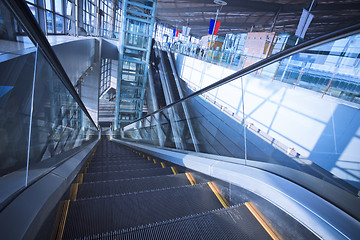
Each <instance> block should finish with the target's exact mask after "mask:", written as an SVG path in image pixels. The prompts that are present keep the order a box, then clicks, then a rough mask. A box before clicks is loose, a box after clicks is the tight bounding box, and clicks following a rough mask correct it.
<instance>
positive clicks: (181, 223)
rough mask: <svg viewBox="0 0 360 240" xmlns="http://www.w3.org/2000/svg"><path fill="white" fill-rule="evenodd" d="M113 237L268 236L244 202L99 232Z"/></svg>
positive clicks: (227, 238) (225, 237)
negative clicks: (131, 227) (181, 216)
mask: <svg viewBox="0 0 360 240" xmlns="http://www.w3.org/2000/svg"><path fill="white" fill-rule="evenodd" d="M103 236H104V238H106V237H107V236H111V237H113V239H129V240H130V239H224V240H225V239H226V240H231V239H234V240H235V239H245V240H247V239H248V240H251V239H253V240H257V239H272V238H271V237H270V235H269V234H268V233H267V232H266V231H265V230H264V228H263V227H262V226H261V225H260V223H259V222H258V221H257V220H256V219H255V217H254V216H253V215H252V214H251V212H250V211H249V210H248V209H247V208H246V207H245V206H244V205H236V206H233V207H229V208H226V209H218V210H214V211H210V212H206V213H201V214H197V215H193V216H187V217H183V218H180V219H173V220H168V221H164V222H160V223H154V224H150V225H145V226H139V227H137V228H133V229H126V230H120V231H115V232H112V233H107V234H104V235H103Z"/></svg>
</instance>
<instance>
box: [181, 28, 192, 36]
mask: <svg viewBox="0 0 360 240" xmlns="http://www.w3.org/2000/svg"><path fill="white" fill-rule="evenodd" d="M190 30H191V28H190V27H185V26H183V27H182V34H183V35H184V36H189V34H190Z"/></svg>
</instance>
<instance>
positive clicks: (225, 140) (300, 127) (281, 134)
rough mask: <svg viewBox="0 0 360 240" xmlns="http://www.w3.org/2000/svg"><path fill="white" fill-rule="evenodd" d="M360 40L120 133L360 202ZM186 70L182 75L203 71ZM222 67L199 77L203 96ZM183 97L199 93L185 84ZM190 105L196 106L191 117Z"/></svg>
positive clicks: (305, 54) (296, 58)
mask: <svg viewBox="0 0 360 240" xmlns="http://www.w3.org/2000/svg"><path fill="white" fill-rule="evenodd" d="M359 37H360V35H359V34H356V35H352V36H349V37H346V38H342V39H339V40H336V41H333V42H330V43H327V44H323V45H321V46H318V47H315V48H312V49H309V50H304V51H302V52H300V53H298V54H295V55H293V56H291V57H288V58H286V59H283V60H281V61H278V62H275V63H273V64H271V65H268V66H266V67H263V68H261V69H258V70H257V71H253V72H251V73H249V74H247V75H244V76H242V77H240V78H237V79H234V80H233V81H231V82H229V83H227V84H224V85H222V86H220V87H217V88H214V89H211V90H209V91H207V92H205V93H203V94H201V95H199V96H196V97H193V98H190V99H188V100H186V101H184V102H182V103H178V104H176V105H174V106H172V107H169V108H166V109H163V110H162V111H160V112H159V113H156V114H152V115H150V116H148V117H146V118H145V119H142V120H139V121H136V122H134V123H131V124H130V125H128V126H126V127H124V128H123V129H122V130H121V131H119V132H116V133H115V135H117V137H118V138H120V137H121V138H122V139H125V140H128V141H135V142H139V143H145V144H150V145H155V146H159V147H169V148H176V149H184V150H189V151H194V150H193V149H194V145H195V144H196V145H198V146H199V150H200V152H202V153H210V154H215V155H221V156H228V157H235V158H240V159H245V160H246V164H249V165H257V164H258V163H259V162H261V163H267V164H270V165H280V166H282V167H285V168H284V169H292V170H296V171H300V172H302V173H306V174H309V175H311V176H313V177H316V178H320V179H322V180H324V181H327V182H329V183H331V184H333V185H334V186H337V187H339V188H342V189H344V190H346V191H348V192H350V193H352V194H354V195H355V196H357V194H358V190H359V188H360V169H359V167H358V164H359V162H360V159H359V157H358V156H359V155H360V152H359V150H358V147H356V145H357V143H359V135H358V134H359V129H360V128H359V127H360V126H359V121H358V120H359V119H360V114H359V113H358V109H359V108H360V105H359V98H360V88H359V85H360V78H359V76H360V75H359V74H358V73H359V70H360V67H359V56H360V55H359V53H360V47H359V46H360V45H359ZM182 61H185V60H182ZM183 64H184V65H185V66H183V69H181V70H179V74H180V76H181V75H182V74H183V76H186V74H191V72H194V71H198V70H199V67H200V66H199V65H198V64H196V63H194V62H192V64H191V65H189V66H187V65H186V63H183ZM203 64H204V63H203ZM219 68H220V67H218V68H214V67H212V68H211V69H210V68H209V69H207V70H208V71H204V72H202V73H201V74H202V76H201V79H199V77H195V78H194V79H197V80H198V81H202V83H203V85H201V86H200V87H199V88H198V89H196V90H199V89H201V88H204V87H206V86H209V85H210V84H213V83H215V82H216V81H218V80H219V79H218V78H216V76H218V75H219ZM204 69H205V67H204ZM216 69H218V70H216ZM183 71H188V72H187V73H185V72H183ZM194 74H195V73H194ZM195 76H199V75H195ZM189 84H191V83H189ZM297 88H302V90H301V91H300V90H299V91H297ZM304 88H305V89H311V90H312V91H311V92H309V93H307V90H303V89H304ZM183 92H184V95H185V96H186V95H189V94H191V93H192V92H193V90H192V87H191V85H190V86H189V85H188V86H186V85H185V84H184V85H183ZM319 93H320V94H319ZM326 96H327V98H325V97H326ZM182 104H186V105H187V106H188V108H189V116H188V117H187V116H185V115H184V114H183V107H184V106H182ZM189 121H190V122H191V124H192V127H193V129H194V130H195V139H196V140H195V141H194V138H192V137H191V134H190V131H189V130H188V126H187V125H188V124H189ZM162 143H164V144H162Z"/></svg>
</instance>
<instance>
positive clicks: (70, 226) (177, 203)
mask: <svg viewBox="0 0 360 240" xmlns="http://www.w3.org/2000/svg"><path fill="white" fill-rule="evenodd" d="M221 207H222V206H221V204H220V202H219V201H218V199H217V198H216V196H215V194H214V193H213V192H212V191H211V189H210V188H209V187H208V185H207V184H198V185H191V186H181V187H176V188H166V189H160V190H152V191H144V192H138V193H130V194H125V195H120V196H116V197H110V198H109V197H108V198H97V199H86V200H78V201H75V202H71V203H70V206H69V211H68V214H67V220H66V224H65V230H64V239H74V238H81V237H85V236H94V235H97V234H101V233H106V232H113V231H115V230H119V229H124V228H131V227H136V226H139V225H145V224H150V223H154V222H160V221H165V220H168V219H174V218H178V217H184V216H188V215H191V214H197V213H201V212H205V211H210V210H213V209H219V208H221Z"/></svg>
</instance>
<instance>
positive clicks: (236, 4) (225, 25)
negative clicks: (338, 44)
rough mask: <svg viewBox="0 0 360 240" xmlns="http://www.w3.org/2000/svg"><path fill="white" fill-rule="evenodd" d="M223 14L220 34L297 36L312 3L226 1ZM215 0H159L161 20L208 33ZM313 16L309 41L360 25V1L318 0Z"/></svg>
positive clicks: (297, 0) (193, 32)
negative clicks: (301, 20)
mask: <svg viewBox="0 0 360 240" xmlns="http://www.w3.org/2000/svg"><path fill="white" fill-rule="evenodd" d="M225 1H226V2H227V5H226V6H224V7H223V8H222V9H221V11H220V14H219V18H218V21H220V22H221V27H220V29H219V35H225V34H226V33H244V32H250V30H251V28H253V31H255V32H264V31H270V30H271V28H272V25H273V23H274V20H275V19H276V21H275V24H274V26H273V31H275V32H277V33H282V32H286V33H292V34H293V33H295V31H296V28H297V25H298V22H299V19H300V16H301V13H302V9H303V8H306V9H309V7H310V5H311V0H225ZM219 8H220V6H219V5H216V4H215V3H214V1H213V0H158V3H157V10H156V11H157V12H156V18H157V21H158V22H160V23H163V24H166V25H168V26H170V27H177V28H178V29H180V30H181V27H182V26H186V25H187V22H188V24H189V26H190V27H191V35H194V36H197V37H201V36H204V35H207V34H208V29H209V22H210V18H213V19H215V14H216V9H219ZM311 13H312V14H314V15H315V17H314V19H313V20H312V22H311V25H310V27H309V29H308V31H307V33H306V36H305V38H306V39H310V38H314V37H317V36H320V35H323V34H325V33H329V32H332V31H335V30H338V29H341V28H344V27H347V26H351V25H354V24H357V23H360V0H352V1H349V0H318V1H316V3H315V4H314V6H313V8H312V10H311Z"/></svg>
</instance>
